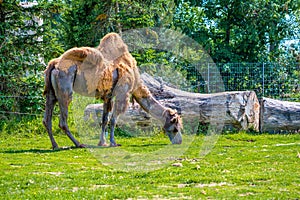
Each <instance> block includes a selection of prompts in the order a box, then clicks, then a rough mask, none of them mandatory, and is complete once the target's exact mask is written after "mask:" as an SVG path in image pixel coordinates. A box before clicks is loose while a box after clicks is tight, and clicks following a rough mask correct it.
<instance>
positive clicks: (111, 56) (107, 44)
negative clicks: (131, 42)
mask: <svg viewBox="0 0 300 200" xmlns="http://www.w3.org/2000/svg"><path fill="white" fill-rule="evenodd" d="M97 49H98V50H100V51H101V53H102V54H103V57H104V58H105V59H106V60H108V61H113V60H115V59H117V58H119V57H120V56H122V55H123V54H124V53H127V52H129V51H128V47H127V45H126V44H125V42H124V41H123V40H122V38H121V36H120V35H119V34H117V33H108V34H107V35H105V36H104V37H103V38H102V39H101V41H100V44H99V46H98V47H97Z"/></svg>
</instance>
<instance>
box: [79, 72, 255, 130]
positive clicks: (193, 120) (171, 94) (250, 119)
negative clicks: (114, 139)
mask: <svg viewBox="0 0 300 200" xmlns="http://www.w3.org/2000/svg"><path fill="white" fill-rule="evenodd" d="M141 78H142V79H143V81H144V83H145V85H146V86H147V87H148V88H149V90H150V91H151V93H152V95H153V96H154V97H155V98H156V99H157V100H158V101H159V102H160V103H161V104H163V105H164V106H166V107H170V108H172V109H176V110H177V111H178V113H179V114H181V116H182V118H183V124H184V130H185V133H196V132H197V131H199V130H198V129H199V127H202V128H203V127H204V129H205V128H217V129H220V128H222V127H223V126H225V127H230V128H235V129H237V130H249V129H253V130H256V131H258V130H259V111H260V105H259V101H258V99H257V97H256V94H255V92H253V91H239V92H223V93H215V94H199V93H190V92H185V91H182V90H178V89H175V88H171V87H169V86H167V84H166V83H164V82H163V81H157V80H156V79H154V78H153V77H152V76H150V75H148V74H146V73H144V74H142V75H141ZM96 107H97V108H96ZM96 107H95V106H94V107H93V106H90V108H87V109H86V112H85V116H88V115H89V113H95V110H99V109H100V110H101V109H102V107H101V105H98V106H96ZM89 110H90V111H91V112H88V111H89ZM118 124H119V125H126V126H127V127H134V126H135V127H137V128H139V129H142V130H144V129H149V128H153V125H154V126H159V125H160V124H159V122H158V121H156V120H155V119H153V117H151V116H150V115H149V114H147V113H145V112H144V111H142V109H141V108H140V107H139V106H138V105H137V103H135V104H134V105H131V106H130V107H129V109H128V110H127V111H126V113H125V114H124V115H123V116H120V118H119V120H118ZM201 125H204V126H201Z"/></svg>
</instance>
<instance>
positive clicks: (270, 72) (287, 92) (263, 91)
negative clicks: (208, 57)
mask: <svg viewBox="0 0 300 200" xmlns="http://www.w3.org/2000/svg"><path fill="white" fill-rule="evenodd" d="M200 72H201V73H200ZM189 76H190V77H191V79H194V81H193V84H192V85H193V86H192V90H193V91H194V92H206V93H214V92H219V91H222V89H223V91H245V90H254V91H255V92H256V94H257V96H258V97H259V98H261V97H270V98H274V99H281V100H290V101H299V100H300V64H299V63H292V64H288V65H284V66H283V65H280V64H278V63H226V64H224V63H202V64H198V65H197V66H196V67H195V68H194V70H191V71H190V72H189ZM219 77H221V78H219Z"/></svg>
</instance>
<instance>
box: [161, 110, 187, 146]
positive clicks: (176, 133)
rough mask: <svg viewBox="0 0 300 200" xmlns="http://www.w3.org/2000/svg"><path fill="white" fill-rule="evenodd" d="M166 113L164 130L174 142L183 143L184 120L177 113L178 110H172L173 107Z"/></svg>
mask: <svg viewBox="0 0 300 200" xmlns="http://www.w3.org/2000/svg"><path fill="white" fill-rule="evenodd" d="M164 115H165V117H166V122H165V125H164V128H163V129H164V131H165V132H166V134H167V135H168V136H169V138H170V141H171V142H172V144H181V143H182V136H181V129H182V120H181V117H180V115H179V114H178V113H177V111H176V110H171V109H168V110H166V112H165V113H164Z"/></svg>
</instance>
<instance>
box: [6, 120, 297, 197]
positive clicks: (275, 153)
mask: <svg viewBox="0 0 300 200" xmlns="http://www.w3.org/2000/svg"><path fill="white" fill-rule="evenodd" d="M39 123H40V122H38V121H32V122H24V121H21V122H19V123H18V124H16V125H15V127H13V126H11V125H10V124H7V125H2V132H1V133H0V160H1V165H0V172H1V173H0V198H1V199H299V197H300V189H299V188H300V171H299V164H300V148H299V147H300V135H299V134H293V135H276V134H275V135H270V134H250V133H235V134H234V133H230V134H226V135H221V136H219V138H218V140H217V142H216V144H215V145H214V148H213V149H212V150H211V151H210V153H209V154H208V155H206V156H201V155H199V153H200V149H201V147H202V144H203V141H204V139H205V136H203V135H200V136H195V137H194V136H185V137H184V139H185V141H186V140H188V139H193V142H192V143H191V145H189V146H188V148H187V149H185V151H183V152H182V154H181V155H179V156H173V153H175V152H176V151H177V150H178V149H179V150H180V148H179V147H178V146H177V145H169V141H168V139H167V138H166V137H165V136H163V135H160V134H155V135H153V136H152V137H130V138H126V137H120V136H119V137H117V141H118V142H119V143H121V144H122V147H118V148H90V149H76V148H63V149H62V150H59V151H53V150H51V149H50V141H49V139H48V136H47V134H45V131H43V127H42V126H41V125H39ZM20 124H21V125H20ZM32 130H34V131H32ZM77 137H79V136H78V135H77ZM55 138H56V139H57V142H58V144H59V145H60V146H61V147H62V146H65V147H72V145H73V144H72V143H71V142H70V141H69V139H68V138H67V137H66V136H65V135H63V134H60V133H59V131H58V130H56V131H55ZM79 138H80V139H82V140H85V138H84V137H79ZM97 140H98V139H97V137H96V136H95V137H94V136H93V137H90V138H89V140H86V141H89V142H90V143H89V144H92V145H95V144H97ZM183 146H184V145H183ZM159 150H161V152H160V153H159V156H158V157H155V159H156V160H155V161H156V163H154V164H158V163H161V165H160V167H159V168H157V169H155V170H151V169H150V168H149V165H148V164H149V162H150V160H149V159H151V158H149V157H148V156H147V155H153V154H155V153H156V152H158V151H159ZM120 152H121V154H122V153H123V154H122V155H119V156H118V155H117V153H120ZM124 152H125V153H124ZM135 155H138V156H140V155H141V157H140V158H141V159H140V160H139V161H140V163H138V160H134V159H136V156H135ZM143 155H146V156H144V157H143ZM109 156H111V158H112V159H111V160H110V163H109V162H106V161H109ZM107 157H108V158H107ZM133 157H135V158H134V159H133V160H131V158H133ZM160 158H161V159H160ZM103 159H104V160H105V159H106V160H105V161H104V160H103ZM159 159H160V160H159ZM164 159H165V160H164ZM164 161H165V162H164ZM118 162H121V163H118ZM124 163H125V165H124ZM174 163H177V164H178V163H181V164H182V166H181V167H180V166H179V167H178V166H173V164H174ZM126 164H127V165H126ZM128 164H130V165H128ZM143 164H144V168H143ZM135 165H136V166H137V165H139V167H142V168H135V167H136V166H135ZM124 166H128V167H129V168H126V169H125V168H122V167H124ZM130 167H132V168H130ZM150 167H151V165H150Z"/></svg>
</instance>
